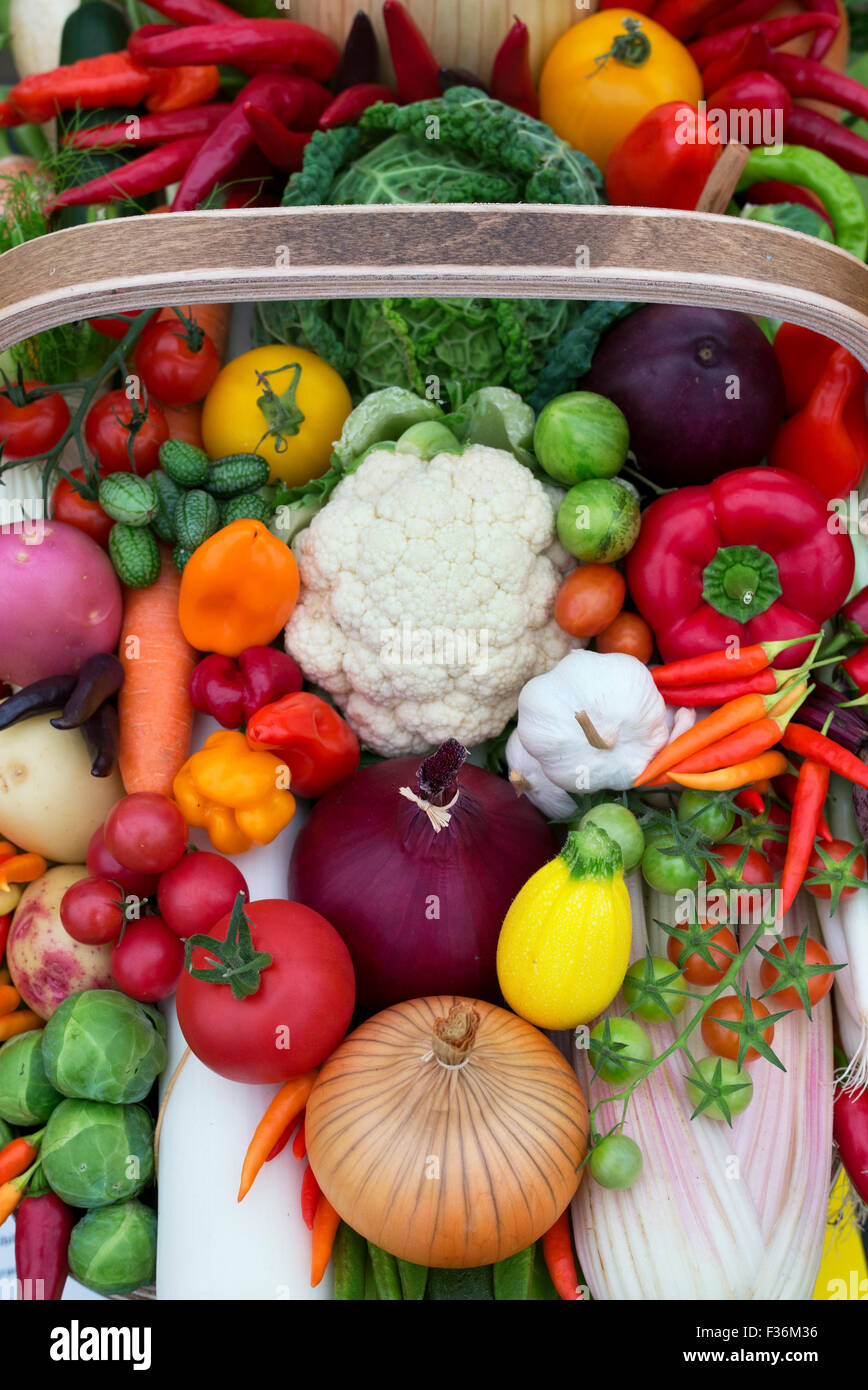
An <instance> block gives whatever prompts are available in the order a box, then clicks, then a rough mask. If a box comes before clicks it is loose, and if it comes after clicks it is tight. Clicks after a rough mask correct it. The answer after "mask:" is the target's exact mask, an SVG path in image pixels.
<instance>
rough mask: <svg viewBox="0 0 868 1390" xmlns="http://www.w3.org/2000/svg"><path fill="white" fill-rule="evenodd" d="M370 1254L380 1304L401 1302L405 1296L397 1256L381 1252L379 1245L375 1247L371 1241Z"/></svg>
mask: <svg viewBox="0 0 868 1390" xmlns="http://www.w3.org/2000/svg"><path fill="white" fill-rule="evenodd" d="M368 1254H369V1255H370V1257H371V1266H372V1268H373V1271H374V1283H375V1284H376V1286H377V1297H378V1298H379V1300H380V1302H381V1303H384V1302H390V1303H391V1302H400V1300H401V1299H402V1297H403V1294H402V1293H401V1280H400V1279H399V1277H398V1262H397V1260H396V1259H395V1256H394V1255H390V1254H388V1252H387V1251H385V1250H381V1249H380V1247H379V1245H374V1244H373V1243H372V1242H371V1241H370V1240H369V1241H368Z"/></svg>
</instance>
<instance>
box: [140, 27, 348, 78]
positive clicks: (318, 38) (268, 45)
mask: <svg viewBox="0 0 868 1390" xmlns="http://www.w3.org/2000/svg"><path fill="white" fill-rule="evenodd" d="M143 34H144V37H143ZM128 48H129V52H130V54H131V55H132V57H133V58H134V60H135V61H136V62H137V63H141V64H142V65H143V66H145V67H156V68H176V67H179V66H181V65H182V64H186V63H196V64H204V63H218V64H219V63H231V64H239V63H250V62H259V63H269V64H274V65H276V64H291V65H292V68H293V70H294V71H295V72H297V73H299V74H302V75H303V76H305V77H312V78H314V79H315V80H316V81H318V82H327V81H328V79H329V78H330V77H331V75H332V73H333V72H334V70H335V68H336V67H337V65H338V61H339V59H340V54H339V52H338V48H337V45H336V44H334V43H333V42H332V40H331V39H330V38H327V37H326V35H325V34H322V33H320V31H319V30H318V29H312V28H311V27H310V25H309V24H298V23H297V22H296V21H295V20H292V19H239V18H238V17H236V18H235V20H234V22H228V21H227V22H226V23H221V24H197V25H194V26H193V27H191V28H187V29H173V30H171V31H170V32H168V33H160V34H155V33H153V32H152V33H151V34H147V33H145V32H144V30H142V29H139V30H137V31H136V32H135V33H134V34H131V35H130V40H129V45H128Z"/></svg>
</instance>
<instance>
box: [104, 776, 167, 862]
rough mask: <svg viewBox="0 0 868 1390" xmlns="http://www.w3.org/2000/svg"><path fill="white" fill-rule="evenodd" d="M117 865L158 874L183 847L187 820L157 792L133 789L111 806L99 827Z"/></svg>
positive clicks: (165, 797)
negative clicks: (102, 824)
mask: <svg viewBox="0 0 868 1390" xmlns="http://www.w3.org/2000/svg"><path fill="white" fill-rule="evenodd" d="M103 831H104V834H105V842H106V846H107V848H108V850H109V852H110V853H111V854H113V855H114V857H115V859H117V861H118V863H119V864H123V865H124V867H125V868H127V869H135V871H136V872H137V873H140V874H162V873H165V872H166V870H167V869H171V868H172V866H173V865H174V864H177V862H178V860H179V859H180V858H181V855H182V854H183V853H184V850H185V849H186V848H187V823H186V821H185V820H184V817H183V816H182V814H181V812H180V810H179V808H178V807H177V806H176V805H175V803H174V801H170V800H169V798H168V797H167V796H161V795H160V793H159V792H133V793H132V795H130V796H125V797H123V799H122V800H121V801H119V802H118V804H117V805H116V806H113V807H112V809H111V810H110V811H109V813H108V816H107V817H106V822H105V825H104V826H103Z"/></svg>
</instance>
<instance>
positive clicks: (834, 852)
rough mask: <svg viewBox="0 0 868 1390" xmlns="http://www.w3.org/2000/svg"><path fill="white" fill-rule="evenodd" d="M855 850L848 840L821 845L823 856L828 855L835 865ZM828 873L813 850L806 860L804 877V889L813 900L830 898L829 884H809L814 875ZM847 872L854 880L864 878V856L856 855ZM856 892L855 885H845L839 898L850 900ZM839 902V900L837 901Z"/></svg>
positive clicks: (827, 869) (818, 855) (830, 888)
mask: <svg viewBox="0 0 868 1390" xmlns="http://www.w3.org/2000/svg"><path fill="white" fill-rule="evenodd" d="M855 848H856V846H855V845H851V844H850V843H849V841H848V840H826V841H825V842H824V844H823V852H824V853H825V854H828V855H829V856H830V858H832V859H834V860H835V862H836V863H837V864H840V862H841V860H842V859H846V858H847V856H848V855H849V854H852V853H853V850H854V849H855ZM828 872H829V868H828V865H827V864H826V863H825V861H824V860H823V859H822V858H821V856H820V852H819V850H816V849H815V850H814V853H813V854H812V855H811V857H810V859H809V860H808V872H807V874H806V875H805V887H806V888H807V890H808V892H809V893H810V894H811V895H812V896H813V897H815V898H825V899H827V900H828V899H829V898H831V896H832V887H831V884H828V883H811V878H812V876H813V875H814V874H825V873H828ZM847 872H848V873H851V874H854V875H855V877H856V878H864V877H865V856H864V854H857V855H856V857H855V859H854V860H853V862H852V864H850V866H849V868H848V870H847ZM858 892H859V889H858V888H857V887H856V885H855V884H852V883H848V884H845V885H844V887H843V888H842V889H841V893H840V897H841V898H852V896H853V894H854V893H858ZM839 901H840V899H839Z"/></svg>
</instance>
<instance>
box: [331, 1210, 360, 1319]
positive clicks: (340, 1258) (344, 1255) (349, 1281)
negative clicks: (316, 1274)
mask: <svg viewBox="0 0 868 1390" xmlns="http://www.w3.org/2000/svg"><path fill="white" fill-rule="evenodd" d="M367 1258H368V1245H367V1241H366V1240H365V1238H364V1236H360V1235H359V1233H358V1232H357V1231H354V1230H353V1228H352V1227H351V1226H348V1225H347V1223H346V1222H345V1221H342V1222H341V1224H340V1226H339V1227H338V1233H337V1235H336V1236H335V1245H334V1253H333V1260H334V1271H335V1298H336V1299H359V1300H361V1299H364V1297H365V1264H366V1262H367Z"/></svg>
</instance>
